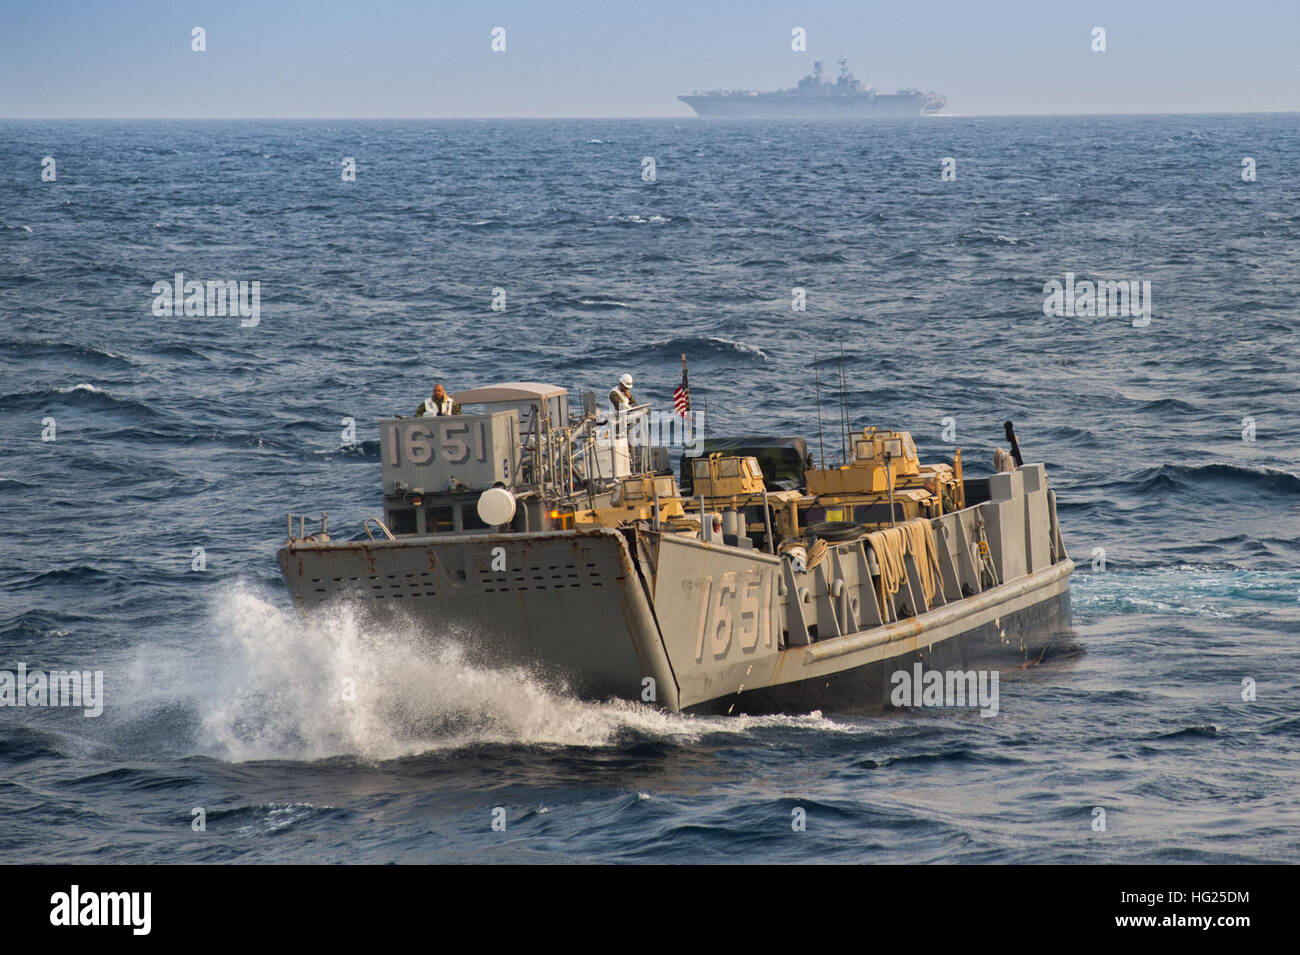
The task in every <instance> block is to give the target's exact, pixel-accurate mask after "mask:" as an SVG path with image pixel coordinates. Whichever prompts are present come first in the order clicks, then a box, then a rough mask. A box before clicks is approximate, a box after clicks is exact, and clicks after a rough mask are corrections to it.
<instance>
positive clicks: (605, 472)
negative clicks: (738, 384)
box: [277, 382, 1074, 714]
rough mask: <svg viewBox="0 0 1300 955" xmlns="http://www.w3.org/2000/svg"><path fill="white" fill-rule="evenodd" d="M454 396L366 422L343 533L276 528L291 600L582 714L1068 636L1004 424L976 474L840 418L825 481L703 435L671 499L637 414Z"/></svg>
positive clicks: (1045, 521) (855, 698) (829, 700)
mask: <svg viewBox="0 0 1300 955" xmlns="http://www.w3.org/2000/svg"><path fill="white" fill-rule="evenodd" d="M452 398H453V399H454V401H455V403H456V404H458V405H460V406H462V408H463V412H464V413H463V414H461V415H441V416H425V417H421V418H391V419H386V420H383V421H380V423H379V434H380V453H381V457H382V481H383V516H382V518H381V517H379V516H376V517H371V518H368V519H367V520H366V521H365V523H364V525H363V529H364V534H358V535H357V537H356V538H355V539H353V540H351V541H335V540H333V539H331V537H330V535H329V533H328V526H327V518H326V515H324V514H322V515H321V517H320V522H319V530H316V531H315V532H314V533H311V534H308V533H307V517H306V516H305V515H294V514H290V516H289V524H288V534H289V537H288V540H287V541H286V543H285V544H284V545H283V546H282V547H281V548H280V550H279V552H278V555H277V556H278V560H279V564H280V570H281V572H282V574H283V576H284V579H285V582H286V584H287V585H288V588H289V591H290V593H291V594H292V595H293V598H294V600H295V602H296V603H297V605H298V606H299V607H300V608H302V609H304V610H307V609H311V608H316V607H321V606H323V605H328V604H330V603H332V602H334V601H354V602H357V603H359V604H361V605H362V606H363V607H365V608H367V609H368V610H370V611H371V612H373V613H375V614H376V615H381V616H387V615H391V616H395V617H398V618H404V619H410V620H414V621H417V622H418V623H419V624H420V625H421V626H423V627H424V628H425V629H426V630H427V631H428V632H429V633H430V634H431V635H439V636H442V635H449V634H455V635H458V637H459V638H460V639H463V640H464V641H465V642H466V643H467V644H468V645H469V648H470V650H471V652H473V653H474V654H475V656H476V657H477V658H478V659H481V660H482V661H484V662H488V663H490V664H493V665H500V666H520V667H524V668H527V669H528V670H529V671H531V672H533V673H535V674H538V675H540V676H543V677H545V678H550V679H551V680H553V681H554V682H555V683H556V684H562V685H564V686H566V687H568V689H569V690H570V691H572V692H575V693H577V694H578V695H580V696H582V697H585V698H590V699H598V700H603V699H608V698H609V697H621V698H624V699H628V700H638V701H645V702H652V703H655V704H656V705H659V706H662V707H664V708H666V709H668V710H670V711H673V712H682V711H689V712H702V713H723V714H726V713H775V712H785V713H801V712H808V711H811V710H814V709H822V710H838V711H880V710H884V709H888V708H889V707H890V706H891V691H892V690H893V689H894V688H895V686H896V685H897V681H896V680H892V679H891V678H892V676H893V675H894V674H895V673H897V672H899V671H903V670H905V671H907V672H909V673H911V672H917V671H915V670H914V667H920V668H923V669H924V670H939V671H950V670H960V671H972V670H978V669H980V668H990V667H991V668H994V669H996V668H998V667H1001V666H1012V665H1021V664H1024V663H1025V662H1034V661H1037V660H1040V659H1041V658H1042V656H1043V654H1044V653H1045V652H1046V649H1047V647H1048V645H1049V643H1050V641H1051V640H1052V637H1053V635H1054V634H1055V633H1057V632H1058V631H1060V630H1062V629H1063V628H1065V627H1067V626H1068V625H1069V620H1070V590H1069V578H1070V573H1071V571H1072V569H1073V567H1074V564H1073V562H1072V561H1071V560H1070V559H1069V557H1068V556H1067V555H1066V551H1065V544H1064V541H1063V540H1062V537H1061V531H1060V526H1059V524H1058V522H1057V518H1056V497H1055V494H1054V492H1053V491H1052V490H1051V489H1050V488H1049V487H1048V485H1047V474H1046V470H1045V468H1044V466H1043V465H1042V464H1025V463H1023V462H1022V460H1021V458H1020V449H1019V446H1018V444H1016V443H1015V441H1014V436H1013V434H1012V431H1011V428H1010V423H1008V424H1007V436H1008V438H1010V439H1011V440H1012V454H1011V456H1009V457H1008V456H1003V459H1004V460H1005V461H1006V463H1005V464H1004V465H1003V466H1004V467H1005V468H1007V470H1003V471H1000V472H999V473H997V474H994V475H992V476H991V477H989V478H987V479H966V478H964V476H963V474H962V459H961V452H960V451H957V452H956V453H955V454H954V456H953V460H952V462H951V464H950V463H947V462H941V463H935V464H922V463H921V462H920V460H919V459H918V457H917V453H916V448H915V446H914V445H913V443H912V438H911V436H910V435H909V434H908V433H907V432H905V431H882V430H877V429H875V428H865V429H862V430H861V431H853V430H851V429H849V428H848V427H847V425H846V426H845V428H844V429H843V431H842V435H843V437H844V438H845V442H844V444H845V452H846V453H845V456H844V457H845V460H843V461H842V462H841V463H840V464H838V465H833V466H825V465H824V464H823V465H822V466H820V467H814V466H813V463H812V459H811V457H810V456H808V455H807V454H806V444H805V442H804V441H803V440H802V439H800V438H776V439H772V438H763V437H744V438H735V439H716V440H718V441H719V443H720V444H722V445H723V446H724V447H725V448H726V450H716V451H715V450H710V449H709V446H708V445H706V447H705V449H704V453H702V454H700V455H698V456H695V457H689V456H688V457H685V458H684V459H683V464H682V466H683V472H684V473H685V474H687V475H689V478H690V481H689V488H690V491H689V493H687V494H683V492H682V490H681V489H680V487H679V485H678V483H677V481H676V480H675V478H674V475H673V473H672V471H671V470H670V468H669V462H668V449H667V448H664V447H654V446H650V445H646V444H639V443H637V438H636V436H637V435H644V434H646V433H648V432H647V429H645V428H639V427H635V426H634V422H635V419H636V418H637V417H638V416H645V415H648V414H649V408H648V406H646V405H632V406H630V407H627V408H620V409H618V410H609V411H603V410H601V407H600V403H599V402H598V401H597V398H596V395H595V394H594V393H586V394H584V395H583V401H582V408H581V410H580V411H577V412H571V411H570V408H569V396H568V393H567V392H566V391H565V390H564V389H563V388H559V387H555V386H553V385H547V384H541V383H537V382H509V383H505V384H500V385H493V386H489V387H485V388H475V389H471V390H469V391H461V392H458V393H456V394H455V395H453V396H452ZM710 443H712V442H710ZM313 524H315V521H313Z"/></svg>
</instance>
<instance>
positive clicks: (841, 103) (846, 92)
mask: <svg viewBox="0 0 1300 955" xmlns="http://www.w3.org/2000/svg"><path fill="white" fill-rule="evenodd" d="M838 62H839V65H840V73H839V76H837V77H836V78H835V80H834V81H833V82H832V81H830V80H827V79H826V78H825V77H824V75H823V73H822V61H821V60H818V61H816V62H815V63H814V64H813V70H812V72H811V73H810V74H809V75H807V76H805V77H804V78H803V79H801V80H800V81H799V85H798V86H797V87H796V88H795V89H789V90H776V91H774V92H767V93H764V92H760V91H758V90H709V91H707V92H696V93H692V94H691V95H690V96H679V97H677V98H678V99H679V100H681V101H682V102H683V103H685V104H686V105H687V106H689V107H691V109H693V110H695V112H696V113H698V114H699V115H700V116H704V117H708V118H732V119H829V118H836V117H852V118H865V117H871V118H885V117H892V116H921V115H924V114H927V113H937V112H938V111H939V110H941V109H943V108H944V106H946V105H947V104H948V101H947V100H946V99H944V97H942V96H940V95H939V94H938V93H934V92H931V93H922V92H921V91H920V90H916V89H906V90H897V91H896V92H893V93H882V92H880V91H879V90H876V89H874V88H873V87H872V86H871V84H870V83H863V82H862V81H861V80H859V79H858V78H857V77H855V76H854V75H853V74H852V73H850V72H849V67H848V61H847V60H845V59H844V58H842V57H841V58H840V60H839V61H838Z"/></svg>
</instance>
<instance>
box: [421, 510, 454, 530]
mask: <svg viewBox="0 0 1300 955" xmlns="http://www.w3.org/2000/svg"><path fill="white" fill-rule="evenodd" d="M454 510H455V509H454V508H452V507H426V508H425V509H424V531H425V533H426V534H440V533H442V532H443V531H451V530H455V529H456V525H455V524H454V523H453V521H454V519H455V517H454V513H453V512H454Z"/></svg>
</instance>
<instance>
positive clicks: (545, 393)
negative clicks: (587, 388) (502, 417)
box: [452, 381, 569, 430]
mask: <svg viewBox="0 0 1300 955" xmlns="http://www.w3.org/2000/svg"><path fill="white" fill-rule="evenodd" d="M568 395H569V392H568V391H567V390H566V389H564V388H560V387H558V386H557V385H547V384H543V383H542V382H540V381H507V382H505V383H504V384H500V385H488V386H487V387H486V388H471V389H470V390H469V391H458V392H456V393H455V394H454V395H452V398H453V399H454V400H455V401H456V402H457V403H458V404H462V405H481V406H482V407H483V410H484V411H488V412H492V411H507V410H513V411H515V412H517V413H518V414H519V421H520V423H521V424H522V425H523V426H524V428H525V430H527V429H528V428H531V427H533V423H532V416H533V411H534V410H535V409H536V407H537V406H538V405H539V404H543V406H544V407H545V408H546V419H548V420H549V421H550V425H551V427H553V428H559V427H563V426H564V425H566V424H567V423H568V417H569V400H568Z"/></svg>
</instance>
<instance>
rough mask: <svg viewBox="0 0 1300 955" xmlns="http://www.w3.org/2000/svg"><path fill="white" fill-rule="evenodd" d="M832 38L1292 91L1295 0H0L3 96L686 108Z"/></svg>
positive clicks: (51, 110) (824, 50) (385, 113)
mask: <svg viewBox="0 0 1300 955" xmlns="http://www.w3.org/2000/svg"><path fill="white" fill-rule="evenodd" d="M796 26H798V27H803V28H804V29H805V30H806V31H807V37H808V49H807V52H803V53H798V52H794V51H792V50H791V48H790V31H791V30H792V28H794V27H796ZM1098 26H1100V27H1104V28H1105V29H1106V41H1107V42H1106V45H1107V50H1106V52H1104V53H1094V52H1093V51H1092V49H1091V42H1092V39H1091V32H1092V29H1093V28H1094V27H1098ZM194 27H203V28H204V29H205V30H206V31H207V50H206V52H202V53H196V52H194V51H192V50H191V48H190V47H191V30H192V28H194ZM494 27H504V28H505V30H506V51H505V52H504V53H494V52H493V51H492V49H491V41H492V36H491V31H492V29H493V28H494ZM841 54H842V55H844V56H846V57H848V59H849V64H850V68H852V69H853V70H854V71H855V72H856V73H857V74H858V76H859V78H860V79H863V80H866V79H868V78H871V79H872V80H874V82H875V84H876V86H878V87H881V88H884V89H886V90H893V89H896V88H899V87H909V86H915V87H919V88H921V89H923V90H935V91H938V92H940V93H942V94H944V95H945V96H947V97H948V102H949V106H948V109H947V110H946V112H948V113H955V114H972V113H1116V112H1126V113H1127V112H1139V113H1150V112H1238V111H1272V110H1300V0H1233V2H1231V3H1229V2H1209V0H1115V2H1111V0H1089V2H1084V0H925V2H920V0H892V2H864V0H827V2H821V3H778V2H767V0H750V2H722V0H637V2H620V0H607V2H583V0H574V2H565V0H557V2H553V3H546V2H491V0H489V2H472V0H458V2H438V0H365V2H361V0H357V2H353V0H316V2H277V0H212V2H185V0H174V2H169V0H103V2H90V0H65V2H59V3H54V2H52V0H45V2H40V0H37V2H27V0H0V116H4V117H137V116H141V117H143V116H148V117H443V116H445V117H470V116H474V117H477V116H491V117H518V116H682V117H686V116H691V115H693V114H692V113H691V110H690V109H689V107H687V106H685V105H684V104H682V103H679V102H678V101H677V100H676V96H678V95H679V94H682V93H689V92H690V91H691V90H693V89H712V88H718V87H744V88H757V89H779V88H785V87H790V86H793V85H794V84H795V81H796V80H798V78H799V77H800V76H802V75H804V74H805V73H807V72H808V71H809V69H810V68H811V66H812V61H813V60H814V59H817V58H822V59H824V60H826V61H827V67H828V69H829V70H831V71H832V72H833V71H834V69H835V66H834V62H833V61H834V60H835V59H836V58H837V57H838V56H840V55H841Z"/></svg>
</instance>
